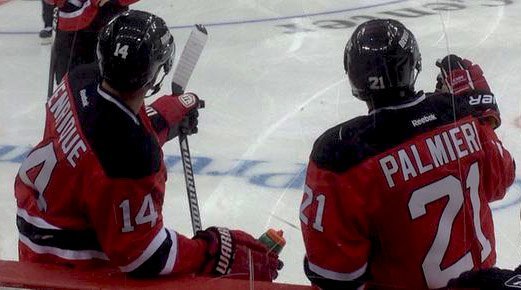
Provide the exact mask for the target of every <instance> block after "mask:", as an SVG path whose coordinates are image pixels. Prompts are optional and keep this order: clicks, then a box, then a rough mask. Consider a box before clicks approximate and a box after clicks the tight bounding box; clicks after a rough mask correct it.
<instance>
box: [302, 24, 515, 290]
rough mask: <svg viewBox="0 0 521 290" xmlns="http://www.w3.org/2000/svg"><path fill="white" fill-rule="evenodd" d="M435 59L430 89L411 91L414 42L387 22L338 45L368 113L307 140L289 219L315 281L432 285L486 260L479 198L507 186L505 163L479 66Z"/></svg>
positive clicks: (354, 285)
mask: <svg viewBox="0 0 521 290" xmlns="http://www.w3.org/2000/svg"><path fill="white" fill-rule="evenodd" d="M438 65H439V66H440V67H441V71H442V74H441V77H440V80H439V82H440V83H439V85H438V86H437V87H438V90H437V92H435V93H429V94H425V93H423V92H422V91H419V92H416V91H415V89H414V83H415V80H416V77H417V74H418V73H419V71H420V70H421V56H420V52H419V49H418V45H417V43H416V40H415V37H414V35H413V34H412V33H411V32H410V31H409V30H408V29H407V28H405V27H404V26H403V25H402V24H401V23H400V22H398V21H395V20H390V19H385V20H384V19H378V20H371V21H368V22H365V23H363V24H361V25H360V26H359V27H358V28H357V29H356V30H355V31H354V33H353V34H352V36H351V38H350V40H349V41H348V42H347V45H346V48H345V52H344V66H345V71H346V73H347V75H348V77H349V80H350V83H351V88H352V91H353V95H354V96H355V97H357V98H358V99H361V100H363V101H364V102H366V103H367V106H368V108H369V113H368V115H365V116H360V117H356V118H354V119H352V120H349V121H347V122H344V123H341V124H339V125H337V126H334V127H333V128H331V129H329V130H327V131H326V132H325V133H323V134H322V135H321V136H320V137H319V138H318V139H317V140H316V142H315V144H314V146H313V150H312V153H311V156H310V161H309V165H308V169H307V176H306V183H305V189H304V196H303V199H302V204H301V207H300V220H301V227H302V234H303V238H304V242H305V247H306V257H305V260H304V269H305V272H306V275H307V276H308V278H309V279H310V280H311V282H312V283H313V284H314V285H315V286H317V287H319V288H321V289H414V290H419V289H438V288H443V287H445V286H447V283H448V281H449V280H450V279H452V278H456V277H458V276H459V275H460V274H461V273H463V272H465V271H469V270H477V269H484V268H490V267H493V265H494V264H495V261H496V252H495V240H494V226H493V222H492V215H491V209H490V207H489V205H488V203H489V202H491V201H494V200H498V199H501V198H503V197H504V195H505V192H506V190H507V188H508V187H509V186H510V185H511V184H512V183H513V181H514V175H515V165H514V161H513V159H512V157H511V155H510V153H509V152H508V151H507V150H506V149H505V148H504V147H503V145H502V143H501V141H500V140H499V139H498V137H497V136H496V134H495V132H494V129H495V128H497V127H498V126H499V124H500V116H499V111H498V107H497V105H496V102H495V98H494V96H493V95H492V93H491V92H490V89H489V86H488V84H487V82H486V80H485V78H484V76H483V74H482V72H481V69H480V68H479V66H478V65H474V64H472V63H470V62H469V61H467V60H462V59H461V58H459V57H457V56H454V55H451V56H447V57H445V58H444V59H443V61H441V62H439V63H438Z"/></svg>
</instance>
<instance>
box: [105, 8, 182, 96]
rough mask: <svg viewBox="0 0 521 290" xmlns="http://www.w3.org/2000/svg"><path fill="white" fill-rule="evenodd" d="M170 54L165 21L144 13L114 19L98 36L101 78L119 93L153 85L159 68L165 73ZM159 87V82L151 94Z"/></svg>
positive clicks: (128, 13) (172, 48)
mask: <svg viewBox="0 0 521 290" xmlns="http://www.w3.org/2000/svg"><path fill="white" fill-rule="evenodd" d="M174 53H175V44H174V37H173V36H172V35H171V34H170V31H169V30H168V27H167V26H166V24H165V21H164V20H163V19H161V18H160V17H158V16H155V15H153V14H150V13H148V12H144V11H138V10H129V11H126V12H124V13H122V14H120V15H118V16H116V17H115V18H114V19H112V20H111V21H110V22H109V23H108V24H107V26H105V27H104V28H103V29H102V31H101V32H100V34H99V36H98V45H97V55H98V63H99V67H100V71H101V76H102V78H103V79H104V80H106V81H107V82H108V83H109V85H110V86H112V87H113V88H114V89H116V90H118V91H122V92H129V91H135V90H138V89H140V88H143V87H144V86H146V85H149V84H153V83H154V82H155V80H156V78H157V76H158V74H159V71H160V70H161V68H163V70H164V74H165V75H166V74H168V72H169V71H170V69H171V68H172V57H173V54H174ZM163 78H164V76H163ZM161 80H162V78H161ZM159 87H160V82H159V83H158V84H156V85H154V87H153V89H154V91H155V92H156V91H158V90H159Z"/></svg>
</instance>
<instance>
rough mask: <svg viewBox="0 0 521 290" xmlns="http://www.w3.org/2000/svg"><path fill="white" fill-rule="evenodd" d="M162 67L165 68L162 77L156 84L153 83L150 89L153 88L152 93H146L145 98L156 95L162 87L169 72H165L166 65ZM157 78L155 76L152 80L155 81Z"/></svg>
mask: <svg viewBox="0 0 521 290" xmlns="http://www.w3.org/2000/svg"><path fill="white" fill-rule="evenodd" d="M161 68H162V69H163V76H162V77H161V79H160V80H159V82H157V83H156V84H155V85H153V86H152V87H151V88H150V89H149V90H152V92H151V93H150V95H145V99H146V98H150V97H151V96H153V95H155V94H156V93H157V92H159V90H160V89H161V84H162V83H163V80H164V79H165V77H166V75H167V74H168V73H167V72H165V70H164V66H161ZM156 79H157V76H156V77H155V78H154V80H153V81H152V82H154V81H155V80H156Z"/></svg>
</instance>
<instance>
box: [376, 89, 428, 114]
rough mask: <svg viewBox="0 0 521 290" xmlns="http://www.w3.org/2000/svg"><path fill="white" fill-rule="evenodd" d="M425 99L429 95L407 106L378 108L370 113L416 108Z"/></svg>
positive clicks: (406, 104)
mask: <svg viewBox="0 0 521 290" xmlns="http://www.w3.org/2000/svg"><path fill="white" fill-rule="evenodd" d="M425 99H427V95H425V94H423V95H422V96H421V97H419V98H417V99H416V100H414V101H412V102H409V103H405V104H401V105H397V106H389V107H382V108H378V109H376V110H372V111H371V112H369V115H373V114H376V113H378V112H380V111H382V110H399V109H403V108H409V107H413V106H416V105H418V104H419V103H421V102H423V101H425Z"/></svg>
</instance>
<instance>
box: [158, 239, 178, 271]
mask: <svg viewBox="0 0 521 290" xmlns="http://www.w3.org/2000/svg"><path fill="white" fill-rule="evenodd" d="M165 230H167V229H165ZM167 231H168V232H169V233H170V238H171V239H172V246H171V247H170V252H169V253H168V259H167V260H166V264H165V267H164V268H163V270H162V271H161V273H159V275H168V274H170V273H172V271H173V270H174V265H175V261H176V260H177V233H176V232H175V231H170V230H167Z"/></svg>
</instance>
